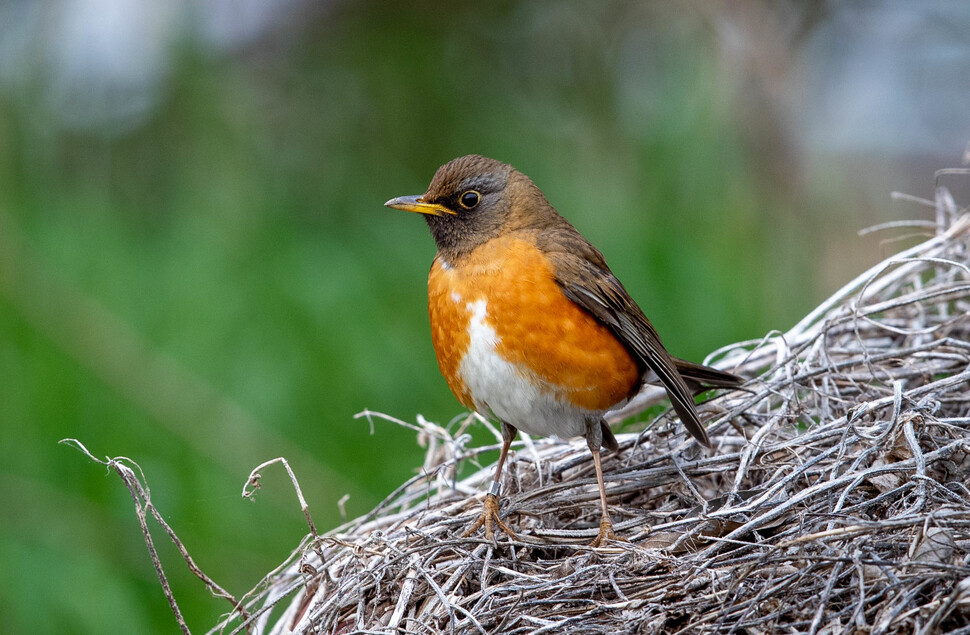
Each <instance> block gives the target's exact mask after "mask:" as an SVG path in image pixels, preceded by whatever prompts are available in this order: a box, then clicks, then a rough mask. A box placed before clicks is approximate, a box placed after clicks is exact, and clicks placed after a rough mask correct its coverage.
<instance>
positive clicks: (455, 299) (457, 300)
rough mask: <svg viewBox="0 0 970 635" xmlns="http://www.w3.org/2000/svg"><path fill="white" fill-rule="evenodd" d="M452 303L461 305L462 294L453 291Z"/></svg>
mask: <svg viewBox="0 0 970 635" xmlns="http://www.w3.org/2000/svg"><path fill="white" fill-rule="evenodd" d="M451 301H452V302H454V303H455V304H461V294H460V293H458V292H457V291H452V292H451Z"/></svg>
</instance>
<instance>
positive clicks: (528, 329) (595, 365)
mask: <svg viewBox="0 0 970 635" xmlns="http://www.w3.org/2000/svg"><path fill="white" fill-rule="evenodd" d="M385 205H386V206H388V207H393V208H395V209H400V210H404V211H407V212H417V213H419V214H423V215H424V218H425V220H426V221H427V223H428V227H429V228H430V229H431V235H432V236H433V237H434V241H435V244H436V245H437V248H438V253H437V255H436V256H435V258H434V261H433V262H432V264H431V272H430V274H429V275H428V313H429V315H430V318H431V340H432V344H433V345H434V350H435V354H436V355H437V358H438V366H439V368H440V369H441V373H442V374H443V375H444V377H445V380H446V381H447V382H448V387H449V388H451V391H452V392H453V393H454V394H455V397H457V398H458V401H460V402H461V403H462V405H464V406H465V407H467V408H470V409H473V410H475V411H477V412H478V413H480V414H481V415H483V416H486V417H488V416H489V413H492V414H494V416H495V417H496V418H497V419H498V420H499V421H501V424H502V440H503V442H502V450H501V452H500V454H499V459H498V464H497V465H496V467H495V478H494V479H493V480H492V483H491V486H490V488H489V491H488V493H487V495H486V496H485V500H484V509H483V510H482V513H481V515H480V516H479V517H478V519H477V520H476V521H475V522H474V523H473V524H472V526H471V527H470V528H469V530H468V531H467V532H466V533H465V535H466V536H467V535H470V534H472V533H473V532H475V531H477V530H478V529H479V528H480V527H482V526H484V528H485V536H486V537H487V538H488V539H493V537H494V533H493V529H492V528H493V526H495V527H498V528H499V529H501V530H502V531H504V532H506V533H507V534H508V535H509V536H510V537H512V538H515V533H514V532H513V531H512V530H511V529H509V527H508V526H507V525H506V524H505V523H504V522H503V521H502V520H501V518H499V501H498V495H499V493H500V491H501V487H500V484H499V483H500V480H501V476H502V467H503V465H504V464H505V459H506V456H507V455H508V451H509V446H510V445H511V444H512V441H513V439H515V436H516V434H517V431H518V430H522V431H523V432H526V433H528V434H533V435H542V436H553V435H554V436H557V437H560V438H569V437H577V436H582V437H585V438H586V443H587V444H588V445H589V449H590V451H591V452H592V454H593V465H594V467H595V469H596V481H597V484H598V486H599V498H600V507H601V512H602V519H601V521H600V528H599V533H598V534H597V536H596V539H595V540H594V541H593V543H592V544H593V545H594V546H599V545H601V544H603V542H604V541H606V540H608V539H614V538H615V535H614V533H613V523H612V521H611V520H610V515H609V511H608V509H607V506H606V488H605V486H604V484H603V467H602V462H601V458H600V448H601V447H605V448H607V449H609V450H612V451H616V450H617V449H618V445H617V442H616V437H615V436H613V432H612V431H611V430H610V428H609V426H608V425H607V423H606V421H605V420H604V418H603V414H604V413H605V412H606V411H608V410H610V409H612V408H615V407H617V406H619V405H622V404H623V403H625V402H626V401H627V400H628V399H629V398H630V397H632V396H633V395H635V394H636V393H637V392H638V391H639V390H640V388H641V386H642V385H643V384H644V383H659V384H661V385H663V387H664V388H665V389H666V391H667V395H668V396H669V398H670V401H671V404H672V405H673V408H674V411H675V412H676V413H677V415H678V416H679V417H680V420H681V421H682V422H683V423H684V426H685V427H686V428H687V431H688V432H690V434H691V435H693V437H694V438H695V439H697V440H698V441H699V442H700V443H702V444H704V445H705V446H708V447H710V440H709V439H708V437H707V432H705V430H704V426H703V425H701V421H700V418H699V417H698V414H697V409H696V408H695V406H694V399H693V395H694V394H696V393H698V392H701V391H703V390H706V389H708V388H733V387H736V386H738V385H740V384H741V381H742V380H741V378H740V377H737V376H736V375H732V374H730V373H727V372H724V371H721V370H717V369H714V368H710V367H707V366H703V365H700V364H695V363H693V362H688V361H685V360H681V359H677V358H676V357H672V356H671V355H670V354H669V353H668V352H667V350H666V349H665V348H664V346H663V344H662V343H661V342H660V336H659V335H657V331H656V330H654V328H653V326H652V325H651V324H650V321H649V320H647V318H646V316H645V315H644V314H643V311H641V310H640V307H639V306H637V303H636V302H634V301H633V299H632V298H631V297H630V295H629V294H628V293H627V291H626V289H624V288H623V285H622V284H620V281H619V280H617V278H616V276H614V275H613V272H612V271H610V268H609V267H608V266H607V265H606V260H604V258H603V255H602V254H601V253H600V252H599V251H598V250H597V249H596V248H595V247H594V246H593V245H592V244H590V242H589V241H587V240H586V239H585V238H584V237H583V236H582V235H581V234H580V233H579V232H578V231H577V230H576V228H574V227H573V226H572V225H571V224H570V223H569V221H567V220H566V219H565V218H563V217H562V216H560V215H559V213H558V212H556V210H555V209H554V208H553V207H552V205H550V204H549V202H548V201H547V200H546V197H545V196H543V194H542V192H541V191H540V190H539V188H538V187H536V186H535V184H533V183H532V181H531V180H530V179H529V178H528V177H527V176H525V175H524V174H522V173H521V172H519V171H518V170H516V169H515V168H513V167H512V166H510V165H508V164H505V163H501V162H499V161H496V160H494V159H489V158H486V157H482V156H478V155H468V156H464V157H460V158H457V159H454V160H452V161H450V162H449V163H446V164H445V165H443V166H441V167H440V168H438V171H437V172H436V173H435V175H434V178H433V179H432V180H431V184H430V185H429V186H428V190H427V191H426V192H425V193H424V194H421V195H419V196H402V197H399V198H394V199H391V200H390V201H388V202H387V203H385Z"/></svg>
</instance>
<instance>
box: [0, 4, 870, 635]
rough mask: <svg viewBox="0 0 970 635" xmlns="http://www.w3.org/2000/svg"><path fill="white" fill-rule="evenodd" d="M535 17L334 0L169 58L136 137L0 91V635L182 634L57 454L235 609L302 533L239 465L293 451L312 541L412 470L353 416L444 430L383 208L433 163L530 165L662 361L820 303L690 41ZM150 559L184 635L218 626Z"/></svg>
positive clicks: (553, 15)
mask: <svg viewBox="0 0 970 635" xmlns="http://www.w3.org/2000/svg"><path fill="white" fill-rule="evenodd" d="M539 4H540V3H536V4H532V3H525V2H522V3H515V2H501V3H493V4H486V5H481V4H474V5H472V4H468V5H459V6H456V5H453V4H451V3H443V2H422V3H415V4H413V5H412V6H411V7H410V8H409V9H407V10H403V9H401V8H400V7H398V8H397V9H396V10H389V9H388V8H387V5H385V4H383V3H345V4H340V5H337V6H336V7H335V8H332V9H331V10H329V11H321V12H317V13H310V14H309V15H308V16H307V18H306V20H305V22H304V23H303V24H300V26H299V27H298V28H294V27H291V28H290V33H289V34H288V35H287V36H286V37H276V38H273V37H269V38H267V40H266V41H264V42H260V43H259V44H258V45H254V46H252V47H250V48H249V49H247V50H243V51H236V52H234V53H233V54H231V55H224V56H213V55H209V54H205V53H204V52H202V51H200V50H196V49H193V48H192V47H190V46H186V47H183V50H181V51H180V53H179V55H180V58H179V63H178V65H177V67H176V71H175V72H174V73H173V74H172V76H171V77H169V79H168V83H167V86H166V87H165V98H164V99H163V100H162V101H161V103H160V104H159V105H158V108H157V110H156V111H155V112H154V113H153V116H152V117H151V119H150V120H149V121H147V122H146V123H144V124H143V125H141V126H139V127H136V128H135V129H132V130H125V131H110V130H109V131H104V133H103V134H96V133H91V132H84V133H81V132H67V131H64V130H63V129H60V128H58V127H57V125H56V124H55V123H54V122H53V121H52V118H51V115H50V114H49V113H46V112H45V111H44V110H43V108H39V107H38V99H37V97H38V96H37V94H36V92H34V91H33V90H32V89H25V90H23V91H20V92H19V93H16V94H14V95H11V94H7V95H5V96H3V97H0V219H2V220H0V232H2V233H3V238H2V239H0V249H2V250H3V251H4V253H3V255H2V256H0V263H2V265H3V267H4V269H3V270H2V271H0V377H2V382H0V404H2V405H0V457H2V462H0V497H2V501H0V504H2V509H3V513H2V514H0V560H2V562H3V566H2V568H3V569H4V570H5V574H6V575H4V576H2V577H0V614H2V615H3V616H4V622H5V624H4V631H5V632H8V633H16V632H131V633H137V632H172V631H174V630H175V625H174V621H173V619H172V616H171V615H170V613H169V611H168V607H167V605H166V602H165V600H164V598H163V596H162V593H161V590H160V588H159V586H158V584H157V581H156V580H155V575H154V572H153V570H152V568H151V565H150V562H149V559H148V556H147V553H146V550H145V547H144V545H143V543H142V539H141V536H140V533H139V530H138V526H137V523H136V521H135V516H134V513H133V510H132V505H131V502H130V501H129V500H128V498H127V492H126V491H125V490H124V488H123V486H122V484H121V483H120V481H118V480H117V479H116V478H115V477H114V476H113V475H112V474H110V473H106V472H105V470H104V469H102V468H101V467H99V466H96V465H93V464H91V463H90V462H88V461H86V460H85V459H84V458H83V457H82V456H81V455H80V454H78V453H76V452H73V451H71V450H70V449H69V448H66V447H64V446H59V445H57V441H58V440H59V439H62V438H64V437H77V438H78V439H80V440H81V441H83V442H84V443H85V444H86V445H87V446H88V448H89V449H90V450H91V451H92V452H93V453H94V454H96V455H112V456H114V455H125V456H128V457H131V458H132V459H133V460H135V461H137V462H138V463H139V464H140V465H141V467H142V468H143V469H144V470H145V474H146V476H147V478H148V481H149V484H150V486H151V488H152V494H153V500H154V503H155V504H156V505H157V506H158V508H159V509H160V510H162V512H163V513H164V514H165V515H166V518H167V520H168V522H169V523H170V524H171V525H172V526H173V527H174V528H175V530H176V531H177V532H179V533H180V535H181V537H182V538H183V540H184V542H185V544H186V546H187V547H188V548H189V550H190V551H191V552H192V553H193V555H194V556H195V558H196V560H197V562H198V563H199V565H200V566H201V567H203V569H205V570H206V571H207V572H208V573H209V574H210V575H211V576H213V577H214V578H215V579H217V580H218V581H220V583H222V584H223V585H224V586H225V587H227V588H228V589H229V590H230V591H232V592H233V593H236V594H237V595H242V594H243V593H244V592H245V591H246V590H247V589H248V588H250V587H251V586H252V585H254V584H256V583H257V582H258V580H259V579H260V577H261V576H262V574H263V573H265V572H266V571H268V570H269V569H270V568H272V567H273V566H275V565H276V564H277V563H278V562H279V561H281V560H282V559H283V558H284V557H285V556H286V555H287V554H288V553H289V551H290V550H291V549H292V548H293V547H294V546H295V545H296V543H297V542H298V540H299V538H300V537H301V536H302V535H303V534H304V533H305V531H306V528H305V525H304V522H303V520H302V516H301V514H300V510H299V508H298V506H297V504H296V499H295V496H294V495H293V493H292V491H291V490H290V488H289V484H288V482H287V479H286V478H285V476H284V475H283V474H282V473H281V472H278V471H277V470H275V469H270V470H267V471H266V473H264V480H263V484H264V489H263V491H262V492H261V493H260V495H259V496H258V497H257V499H256V502H255V504H251V503H248V502H245V501H243V500H241V499H240V497H239V492H240V490H241V487H242V485H243V481H244V479H245V477H246V475H247V474H248V473H249V471H250V469H251V468H252V467H254V466H255V465H256V464H258V463H259V462H261V461H263V460H266V459H269V458H272V457H275V456H278V455H285V456H287V457H288V458H289V459H290V461H291V463H292V465H293V468H294V469H295V470H296V472H297V475H298V476H299V477H300V478H301V482H302V485H303V487H304V491H305V493H306V495H307V498H308V500H309V502H310V505H311V510H312V512H313V514H314V518H315V520H316V523H317V525H318V527H320V528H321V529H327V528H331V527H334V526H335V525H337V524H339V522H340V513H339V510H338V505H337V501H338V500H339V499H340V498H341V497H342V496H344V494H347V493H349V494H350V498H349V500H348V501H347V503H346V513H347V514H349V515H351V516H354V515H358V514H360V513H362V512H364V511H366V510H368V509H369V508H371V507H372V506H373V505H374V504H375V503H376V502H377V501H379V500H380V499H381V498H382V497H383V496H385V495H386V494H387V493H389V492H390V491H391V490H392V489H393V488H394V487H395V486H396V485H397V484H399V483H400V482H401V481H402V480H403V479H405V478H407V477H408V476H410V475H411V474H412V473H414V470H415V469H417V468H418V466H420V464H421V460H422V451H421V449H420V448H419V447H418V445H417V444H416V443H415V439H414V434H413V433H412V432H410V431H407V430H402V429H397V428H395V427H393V426H391V425H388V424H377V425H376V426H375V428H374V430H373V434H371V432H370V431H369V429H368V424H367V423H366V422H365V421H362V420H355V419H354V418H353V415H354V414H355V413H357V412H359V411H361V410H363V409H365V408H371V409H374V410H380V411H383V412H387V413H389V414H392V415H394V416H397V417H400V418H402V419H406V420H411V419H413V417H414V415H415V413H422V414H424V415H425V416H427V417H428V418H430V419H433V420H436V421H440V422H446V421H448V420H449V419H450V418H452V417H453V416H455V415H457V414H459V413H460V412H461V410H460V406H459V405H458V404H457V402H455V400H454V399H453V397H452V396H451V395H450V394H449V393H448V390H447V388H446V386H445V383H444V381H443V380H442V379H441V378H440V376H439V374H438V370H437V367H436V364H435V360H434V356H433V352H432V350H431V345H430V339H429V332H428V326H427V317H426V307H425V280H426V279H425V276H426V274H427V269H428V267H429V265H430V261H431V258H432V255H433V253H434V247H433V244H432V242H431V239H430V237H429V236H428V235H427V231H426V228H425V227H424V224H423V223H422V222H421V220H420V219H419V218H416V217H414V216H410V215H407V214H403V213H399V212H393V211H391V210H387V209H385V208H383V207H382V203H383V202H384V201H385V200H387V199H389V198H391V197H393V196H397V195H402V194H414V193H420V192H422V191H423V190H424V187H425V186H426V184H427V182H428V181H429V180H430V178H431V176H432V174H433V173H434V170H435V169H436V168H437V166H438V165H440V164H441V163H444V162H445V161H447V160H449V159H451V158H452V157H454V156H457V155H461V154H466V153H471V152H476V153H481V154H486V155H489V156H494V157H496V158H499V159H502V160H505V161H508V162H510V163H512V164H513V165H515V166H517V167H518V168H519V169H521V170H522V171H523V172H525V173H526V174H528V175H530V176H531V177H532V178H533V180H535V182H536V183H537V184H538V185H539V186H540V187H541V188H542V189H543V190H544V191H545V193H546V194H547V196H548V197H549V199H550V200H551V201H552V203H553V204H554V205H555V206H556V207H557V208H558V209H559V211H560V212H561V213H563V214H564V215H565V216H566V217H567V218H569V219H570V220H571V221H572V222H573V223H574V224H575V225H576V226H577V227H579V228H580V230H581V231H583V232H584V233H585V234H586V235H587V236H588V237H589V238H590V239H591V240H592V241H593V242H594V243H595V244H597V245H598V246H599V247H600V248H601V249H602V251H603V252H604V253H605V254H606V256H607V258H608V259H609V261H610V263H611V265H612V266H613V268H614V270H615V271H616V272H617V274H618V275H619V277H620V278H621V279H622V280H623V281H624V282H625V284H626V285H627V286H628V288H629V290H630V292H631V294H632V295H633V296H634V297H635V298H636V299H637V300H638V301H639V302H640V303H641V305H642V306H643V307H644V310H645V311H646V312H647V314H648V315H650V317H651V318H652V319H653V320H654V323H655V325H656V326H657V327H658V329H659V331H660V332H661V333H662V334H663V336H664V339H665V342H666V344H667V345H668V347H669V348H670V349H671V350H672V351H673V352H674V353H675V354H677V355H679V356H682V357H687V358H691V359H698V360H699V359H701V358H702V357H703V356H704V355H705V354H706V353H708V352H709V351H711V350H713V349H714V348H716V347H718V346H720V345H723V344H727V343H729V342H731V341H735V340H738V339H746V338H752V337H760V336H761V335H762V334H763V333H764V332H765V331H767V330H769V329H772V328H780V329H783V328H786V327H787V326H789V325H791V324H792V323H793V322H794V321H795V319H796V318H797V317H799V316H800V315H802V314H803V313H804V312H805V311H806V310H807V309H808V308H810V307H812V306H814V305H815V304H816V303H817V301H818V300H819V299H820V295H821V294H820V292H819V291H818V290H817V286H816V282H815V280H814V278H813V275H814V274H813V270H814V268H815V267H814V262H813V253H814V252H815V248H816V247H817V242H814V241H820V240H821V238H820V237H819V236H820V234H819V233H818V232H817V231H814V225H815V223H816V222H817V220H816V219H815V218H814V217H812V216H810V215H808V214H806V213H804V210H802V209H801V208H800V207H799V202H798V198H797V196H794V195H792V193H791V192H790V191H785V190H779V189H778V188H777V187H776V185H777V183H775V182H773V181H772V180H771V179H770V178H769V177H766V176H765V175H766V174H769V172H770V170H769V169H768V168H770V167H771V164H772V158H771V157H769V156H764V155H761V154H758V153H757V152H755V151H754V150H753V148H757V147H760V146H759V145H758V143H751V140H750V138H748V137H746V135H748V134H749V133H750V131H749V130H745V129H744V128H743V127H740V126H738V125H736V123H735V122H736V118H737V100H736V93H735V91H737V90H740V89H738V88H735V87H734V86H732V84H731V82H730V78H728V77H725V76H724V75H723V73H722V72H721V70H722V68H721V67H720V66H719V64H718V61H717V50H716V48H715V44H714V43H713V35H712V33H711V32H710V28H709V27H708V26H707V25H706V24H705V22H704V21H702V20H697V19H688V18H685V17H683V16H682V15H681V14H680V12H679V10H677V11H675V10H674V9H673V8H670V9H669V10H664V9H663V8H658V7H654V8H652V9H649V10H648V9H645V8H644V7H642V6H641V5H640V3H615V2H611V3H603V5H602V7H601V8H592V9H590V8H589V7H590V5H582V4H578V3H565V4H563V5H562V7H561V8H560V9H557V10H550V9H548V8H547V9H543V10H540V9H539V8H538V5H539ZM580 7H581V8H580ZM596 7H599V5H596ZM854 226H855V225H854V224H853V227H854ZM479 437H480V435H479ZM479 440H481V438H479ZM156 537H157V538H158V539H159V543H165V539H164V536H162V535H161V532H158V533H156ZM162 556H163V558H164V562H165V564H166V565H167V572H168V574H169V575H170V576H171V578H172V581H173V587H174V590H175V593H176V597H177V598H178V599H179V601H180V602H181V605H182V608H183V610H184V611H185V613H186V615H187V618H188V621H189V624H190V625H191V626H193V627H194V628H195V629H197V630H199V629H201V628H202V627H204V626H206V625H209V624H211V623H213V622H214V620H215V619H216V617H217V615H218V614H219V613H221V612H223V611H226V610H228V608H229V607H228V606H227V605H226V604H225V603H221V602H218V601H216V600H214V599H212V598H210V597H209V596H208V594H207V593H206V592H205V591H204V589H203V588H202V586H201V584H199V583H198V582H197V581H195V580H194V578H192V577H191V576H190V574H188V573H187V572H186V571H185V567H184V566H183V565H182V564H181V562H180V560H179V558H178V555H177V554H176V553H175V551H174V550H173V549H171V548H169V547H168V546H166V547H164V548H163V549H162ZM11 572H13V575H10V574H11Z"/></svg>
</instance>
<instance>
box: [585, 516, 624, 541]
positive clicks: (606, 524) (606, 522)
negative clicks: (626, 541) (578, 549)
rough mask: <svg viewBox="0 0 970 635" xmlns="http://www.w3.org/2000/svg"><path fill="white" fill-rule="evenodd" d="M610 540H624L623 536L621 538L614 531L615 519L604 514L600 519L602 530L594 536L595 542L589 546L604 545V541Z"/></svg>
mask: <svg viewBox="0 0 970 635" xmlns="http://www.w3.org/2000/svg"><path fill="white" fill-rule="evenodd" d="M608 540H622V538H619V537H618V536H617V535H616V534H614V533H613V521H612V520H610V519H609V517H607V516H604V517H603V519H602V520H601V521H600V531H599V533H598V534H596V538H593V542H591V543H589V546H590V547H602V546H603V543H605V542H607V541H608Z"/></svg>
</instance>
